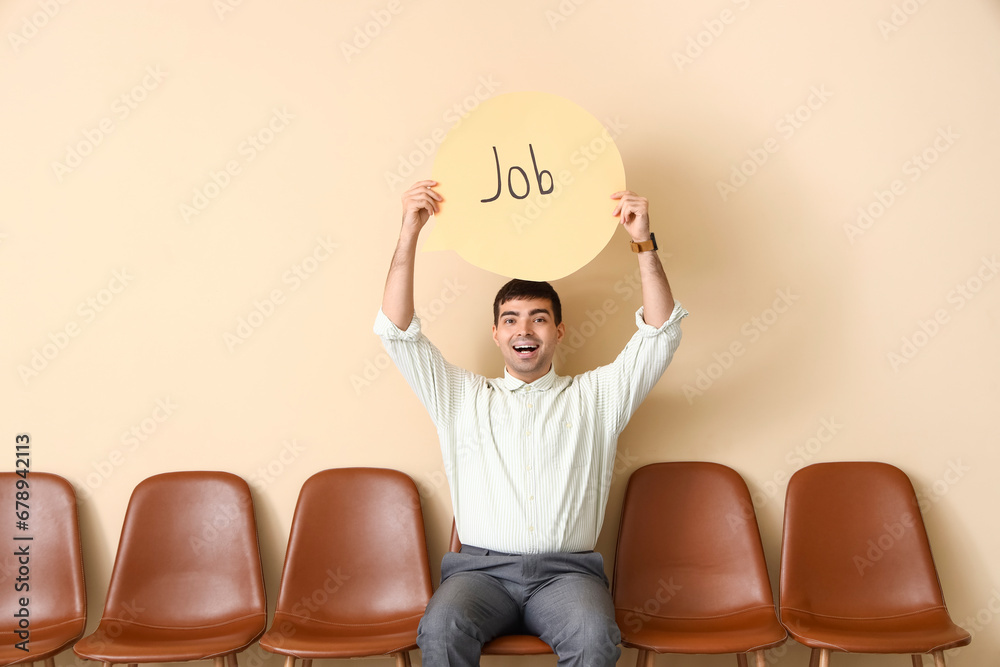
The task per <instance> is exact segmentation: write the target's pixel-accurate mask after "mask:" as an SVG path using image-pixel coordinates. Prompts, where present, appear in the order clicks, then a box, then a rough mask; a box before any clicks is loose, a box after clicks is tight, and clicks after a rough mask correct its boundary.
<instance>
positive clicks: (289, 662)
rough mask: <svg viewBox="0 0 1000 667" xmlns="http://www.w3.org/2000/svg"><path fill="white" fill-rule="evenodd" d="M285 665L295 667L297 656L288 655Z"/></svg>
mask: <svg viewBox="0 0 1000 667" xmlns="http://www.w3.org/2000/svg"><path fill="white" fill-rule="evenodd" d="M285 667H295V656H294V655H286V656H285Z"/></svg>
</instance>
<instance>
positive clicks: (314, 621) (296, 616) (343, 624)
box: [281, 612, 424, 628]
mask: <svg viewBox="0 0 1000 667" xmlns="http://www.w3.org/2000/svg"><path fill="white" fill-rule="evenodd" d="M281 615H282V616H287V617H288V618H299V619H302V620H303V621H309V622H310V623H319V624H322V625H335V626H339V627H344V628H355V627H357V628H361V627H376V626H379V625H392V624H394V623H399V622H400V621H408V620H410V619H413V618H420V617H421V616H423V615H424V614H423V612H421V613H419V614H413V615H412V616H403V617H402V618H394V619H392V620H391V621H383V622H381V623H334V622H332V621H321V620H319V619H316V618H311V617H309V616H299V615H298V614H289V613H288V612H283V613H282V614H281Z"/></svg>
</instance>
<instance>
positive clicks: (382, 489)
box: [260, 468, 431, 667]
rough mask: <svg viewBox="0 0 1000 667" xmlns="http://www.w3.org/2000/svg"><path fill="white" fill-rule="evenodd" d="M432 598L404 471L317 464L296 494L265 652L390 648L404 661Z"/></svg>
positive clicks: (349, 652)
mask: <svg viewBox="0 0 1000 667" xmlns="http://www.w3.org/2000/svg"><path fill="white" fill-rule="evenodd" d="M430 597H431V575H430V569H429V567H428V565H427V546H426V543H425V541H424V521H423V516H422V515H421V511H420V496H419V494H418V493H417V487H416V485H415V484H414V483H413V480H411V479H410V478H409V477H408V476H406V475H405V474H403V473H401V472H398V471H396V470H385V469H380V468H342V469H336V470H324V471H322V472H319V473H316V474H315V475H313V476H312V477H310V478H309V479H307V480H306V482H305V484H303V485H302V490H301V492H300V493H299V500H298V504H297V505H296V507H295V515H294V517H293V518H292V528H291V532H290V535H289V537H288V551H287V552H286V554H285V565H284V568H283V570H282V573H281V590H280V591H279V593H278V606H277V609H276V610H275V613H274V620H273V621H272V623H271V628H270V629H269V630H268V631H267V633H266V634H265V635H264V636H263V638H261V640H260V645H261V646H262V647H263V648H264V649H265V650H267V651H270V652H272V653H277V654H280V655H284V656H286V659H285V665H286V667H294V664H295V660H296V659H301V660H302V661H303V666H304V667H309V666H310V664H311V663H312V661H313V660H314V659H316V658H358V657H364V656H378V655H393V656H394V657H395V659H396V665H397V666H401V667H403V666H407V665H409V664H410V654H409V651H411V650H412V649H415V648H417V625H418V624H419V623H420V618H421V617H422V616H423V613H424V608H425V607H426V606H427V602H428V601H429V600H430Z"/></svg>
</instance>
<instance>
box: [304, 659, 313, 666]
mask: <svg viewBox="0 0 1000 667" xmlns="http://www.w3.org/2000/svg"><path fill="white" fill-rule="evenodd" d="M312 666H313V661H312V658H309V659H306V660H303V661H302V667H312Z"/></svg>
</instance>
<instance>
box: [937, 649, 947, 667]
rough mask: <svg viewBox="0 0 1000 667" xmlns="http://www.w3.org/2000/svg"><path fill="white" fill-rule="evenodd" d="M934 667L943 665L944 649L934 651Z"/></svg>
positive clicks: (943, 666)
mask: <svg viewBox="0 0 1000 667" xmlns="http://www.w3.org/2000/svg"><path fill="white" fill-rule="evenodd" d="M934 667H945V664H944V651H934Z"/></svg>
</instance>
